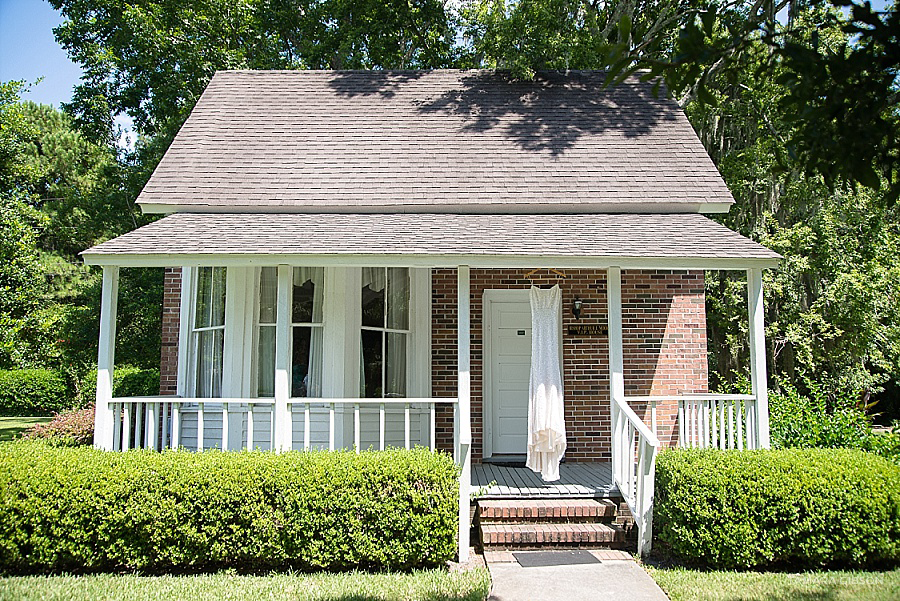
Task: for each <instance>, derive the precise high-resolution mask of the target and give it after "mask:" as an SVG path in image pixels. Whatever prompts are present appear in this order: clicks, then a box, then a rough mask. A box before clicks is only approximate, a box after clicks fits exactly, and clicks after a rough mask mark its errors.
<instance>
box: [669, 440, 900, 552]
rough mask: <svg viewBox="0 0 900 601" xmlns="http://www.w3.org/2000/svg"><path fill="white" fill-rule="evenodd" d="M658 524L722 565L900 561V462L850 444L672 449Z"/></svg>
mask: <svg viewBox="0 0 900 601" xmlns="http://www.w3.org/2000/svg"><path fill="white" fill-rule="evenodd" d="M654 529H655V530H656V536H657V538H658V539H659V540H660V541H661V542H662V543H663V544H664V546H667V547H668V548H669V550H670V551H671V552H672V553H673V554H674V555H676V556H677V557H679V558H680V559H682V560H686V561H689V562H695V563H701V564H706V565H708V566H712V567H716V568H729V569H733V568H751V567H757V566H771V565H775V564H790V565H791V566H795V567H796V566H801V567H818V566H828V565H839V566H842V567H851V566H856V567H864V566H872V565H878V564H885V563H896V562H898V561H900V467H898V466H896V465H894V464H892V463H891V462H889V461H887V460H885V459H882V458H880V457H877V456H875V455H873V454H871V453H865V452H863V451H858V450H851V449H790V450H775V451H770V450H758V451H718V450H706V451H698V450H668V451H665V452H663V453H661V454H660V455H659V457H658V459H657V464H656V499H655V505H654Z"/></svg>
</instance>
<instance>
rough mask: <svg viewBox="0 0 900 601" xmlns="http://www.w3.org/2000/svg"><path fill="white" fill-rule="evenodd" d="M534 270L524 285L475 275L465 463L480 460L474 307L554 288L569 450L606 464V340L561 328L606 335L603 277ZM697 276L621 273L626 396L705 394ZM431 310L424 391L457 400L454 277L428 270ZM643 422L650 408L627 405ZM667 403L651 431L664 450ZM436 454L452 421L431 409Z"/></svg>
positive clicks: (501, 274) (503, 274)
mask: <svg viewBox="0 0 900 601" xmlns="http://www.w3.org/2000/svg"><path fill="white" fill-rule="evenodd" d="M547 273H548V272H546V271H541V272H538V273H537V274H535V275H534V276H533V277H532V278H531V279H530V280H525V279H522V278H523V274H524V270H520V269H515V270H509V269H503V270H483V269H473V270H472V272H471V282H472V286H471V296H470V303H471V319H472V326H471V332H472V340H471V349H472V372H471V373H472V457H473V461H476V462H477V461H480V460H481V451H482V436H483V424H482V419H483V410H482V407H483V402H482V400H483V396H482V394H483V387H482V374H483V371H482V356H483V348H484V347H483V337H482V323H483V321H482V320H483V317H482V316H483V312H482V299H483V294H484V291H485V290H487V289H517V288H528V287H529V286H531V285H532V283H533V284H535V285H538V286H541V285H551V284H556V283H559V284H560V287H561V288H562V303H563V383H564V388H565V397H566V428H567V435H568V450H567V452H566V457H567V458H568V459H569V460H572V461H586V460H601V459H603V460H607V459H609V456H610V425H609V369H608V366H609V360H608V356H609V346H608V345H609V339H608V336H607V335H605V334H604V335H599V336H597V335H591V336H580V337H579V336H572V335H569V333H568V331H569V326H571V325H575V324H576V323H577V324H585V325H598V326H601V327H602V329H604V330H605V329H606V327H607V319H606V313H607V312H606V271H605V270H566V272H565V273H566V275H567V276H568V277H567V278H566V279H559V278H557V277H555V276H553V277H548V276H547V275H546V274H547ZM703 277H704V276H703V272H686V271H623V272H622V310H623V347H624V348H623V350H624V353H625V388H626V392H627V394H629V395H649V394H676V393H680V392H705V391H706V386H707V360H706V313H705V305H704V302H705V301H704V290H703ZM575 297H578V298H580V299H581V300H582V301H583V302H584V307H583V309H582V314H581V318H580V319H578V320H576V319H575V317H574V315H573V314H572V310H571V309H572V301H573V300H574V298H575ZM432 307H433V309H432V310H433V314H434V316H435V317H434V319H433V321H432V359H433V367H432V389H433V394H434V395H435V396H456V271H455V270H452V269H449V270H446V269H445V270H435V271H434V274H433V290H432ZM632 407H633V409H634V410H635V412H636V413H637V414H638V415H639V416H640V417H642V418H643V419H644V420H645V421H646V422H647V423H648V424H649V423H650V413H649V408H648V407H646V406H644V404H633V406H632ZM676 412H677V408H676V406H675V404H674V403H665V404H662V403H661V404H660V405H659V406H658V409H657V423H658V428H659V435H660V439H661V440H662V442H663V443H664V444H673V443H674V442H675V438H674V434H675V429H674V426H675V421H674V420H675V415H676ZM437 438H438V446H439V447H440V448H443V449H447V450H450V449H451V448H452V443H453V413H452V411H451V410H449V409H444V410H441V411H439V414H438V423H437Z"/></svg>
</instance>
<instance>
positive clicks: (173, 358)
mask: <svg viewBox="0 0 900 601" xmlns="http://www.w3.org/2000/svg"><path fill="white" fill-rule="evenodd" d="M163 278H164V280H163V311H162V357H161V358H160V364H159V394H177V391H178V329H179V321H180V313H181V311H180V307H181V268H179V267H166V270H165V275H164V276H163Z"/></svg>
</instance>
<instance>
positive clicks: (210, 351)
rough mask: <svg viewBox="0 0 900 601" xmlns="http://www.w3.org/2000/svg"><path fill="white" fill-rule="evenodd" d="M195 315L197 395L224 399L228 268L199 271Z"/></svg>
mask: <svg viewBox="0 0 900 601" xmlns="http://www.w3.org/2000/svg"><path fill="white" fill-rule="evenodd" d="M195 306H196V312H195V314H194V327H193V330H192V336H193V344H194V348H195V349H196V364H195V365H194V395H195V396H196V397H197V398H217V397H221V396H222V358H223V353H224V347H225V268H224V267H200V268H198V269H197V288H196V303H195Z"/></svg>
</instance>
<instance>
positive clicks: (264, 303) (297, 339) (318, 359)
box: [256, 267, 325, 398]
mask: <svg viewBox="0 0 900 601" xmlns="http://www.w3.org/2000/svg"><path fill="white" fill-rule="evenodd" d="M324 283H325V270H324V269H323V268H321V267H295V268H294V270H293V275H292V286H291V316H290V318H291V343H290V348H291V392H290V394H291V396H292V397H314V398H316V397H321V396H322V346H323V342H324V331H323V319H322V304H323V300H324ZM277 301H278V271H277V269H276V268H275V267H263V268H262V269H260V274H259V313H258V317H257V336H256V340H257V350H256V365H257V396H260V397H274V396H275V331H276V328H275V324H276V322H277V319H278V306H277V305H278V302H277Z"/></svg>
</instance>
